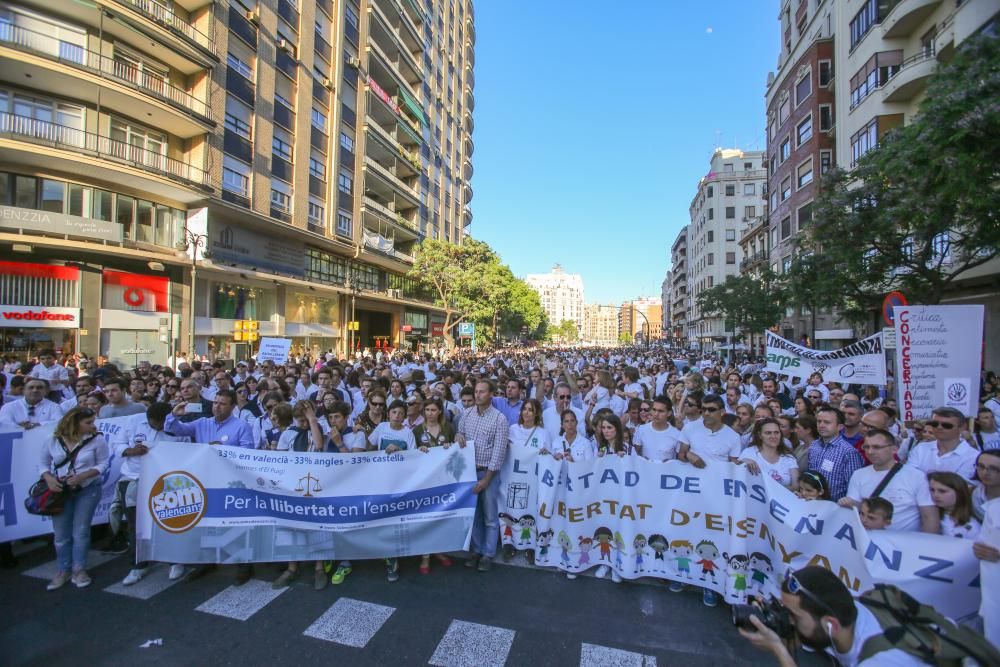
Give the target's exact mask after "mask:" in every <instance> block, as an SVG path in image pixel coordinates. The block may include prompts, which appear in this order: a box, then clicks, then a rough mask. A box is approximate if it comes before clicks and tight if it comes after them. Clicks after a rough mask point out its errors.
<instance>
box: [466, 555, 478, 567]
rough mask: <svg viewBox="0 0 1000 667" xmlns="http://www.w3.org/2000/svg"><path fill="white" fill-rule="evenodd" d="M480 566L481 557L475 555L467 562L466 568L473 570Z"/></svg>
mask: <svg viewBox="0 0 1000 667" xmlns="http://www.w3.org/2000/svg"><path fill="white" fill-rule="evenodd" d="M478 564H479V556H475V555H473V556H472V557H471V558H469V559H467V560H466V561H465V567H468V568H473V567H475V566H476V565H478Z"/></svg>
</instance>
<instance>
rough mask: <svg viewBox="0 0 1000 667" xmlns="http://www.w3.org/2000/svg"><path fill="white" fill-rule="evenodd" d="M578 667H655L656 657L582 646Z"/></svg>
mask: <svg viewBox="0 0 1000 667" xmlns="http://www.w3.org/2000/svg"><path fill="white" fill-rule="evenodd" d="M580 667H656V657H655V656H652V655H643V654H641V653H633V652H631V651H623V650H621V649H618V648H608V647H607V646H598V645H597V644H583V645H582V647H581V649H580Z"/></svg>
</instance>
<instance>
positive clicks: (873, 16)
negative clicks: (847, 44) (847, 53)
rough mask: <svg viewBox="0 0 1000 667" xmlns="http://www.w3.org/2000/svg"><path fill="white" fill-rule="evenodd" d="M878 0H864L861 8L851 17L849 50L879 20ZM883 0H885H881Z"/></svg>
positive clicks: (883, 0) (852, 48)
mask: <svg viewBox="0 0 1000 667" xmlns="http://www.w3.org/2000/svg"><path fill="white" fill-rule="evenodd" d="M879 1H880V0H864V5H863V6H862V7H861V10H860V11H858V13H857V14H855V15H854V18H853V19H851V26H850V27H851V51H853V50H854V47H855V46H857V45H858V43H859V42H860V41H861V40H862V39H863V38H864V36H865V35H867V34H868V31H869V30H871V29H872V26H874V25H876V24H877V23H878V22H879V21H880V20H881V16H879V11H878V6H879ZM881 1H882V2H885V0H881Z"/></svg>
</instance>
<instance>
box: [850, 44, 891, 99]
mask: <svg viewBox="0 0 1000 667" xmlns="http://www.w3.org/2000/svg"><path fill="white" fill-rule="evenodd" d="M902 63H903V52H902V51H901V50H896V51H882V52H880V53H876V54H875V55H873V56H872V57H871V58H869V59H868V62H866V63H865V64H864V65H863V66H862V67H861V68H860V69H859V70H858V71H857V73H855V75H854V76H853V77H851V81H850V88H851V108H852V109H853V108H854V107H856V106H858V105H859V104H860V103H861V100H863V99H865V98H866V97H867V96H868V95H871V94H872V93H874V92H875V91H876V90H878V89H879V88H881V87H882V86H884V85H885V84H886V83H888V81H889V79H891V78H892V77H894V76H895V75H896V73H897V72H899V68H900V67H901V65H902Z"/></svg>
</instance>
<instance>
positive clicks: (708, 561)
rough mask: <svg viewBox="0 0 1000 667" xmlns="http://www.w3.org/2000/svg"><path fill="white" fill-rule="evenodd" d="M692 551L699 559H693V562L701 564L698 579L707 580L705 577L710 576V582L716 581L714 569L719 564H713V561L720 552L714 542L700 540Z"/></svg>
mask: <svg viewBox="0 0 1000 667" xmlns="http://www.w3.org/2000/svg"><path fill="white" fill-rule="evenodd" d="M694 552H695V554H697V556H698V558H699V560H697V561H695V564H697V565H701V577H699V579H701V581H707V577H712V583H713V584H714V583H718V582H716V580H715V570H716V569H718V567H719V566H718V565H716V564H715V561H716V559H717V558H718V557H719V555H720V554H719V549H718V547H716V546H715V542H712V541H711V540H702V541H701V542H699V543H698V544H696V545H695V547H694Z"/></svg>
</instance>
